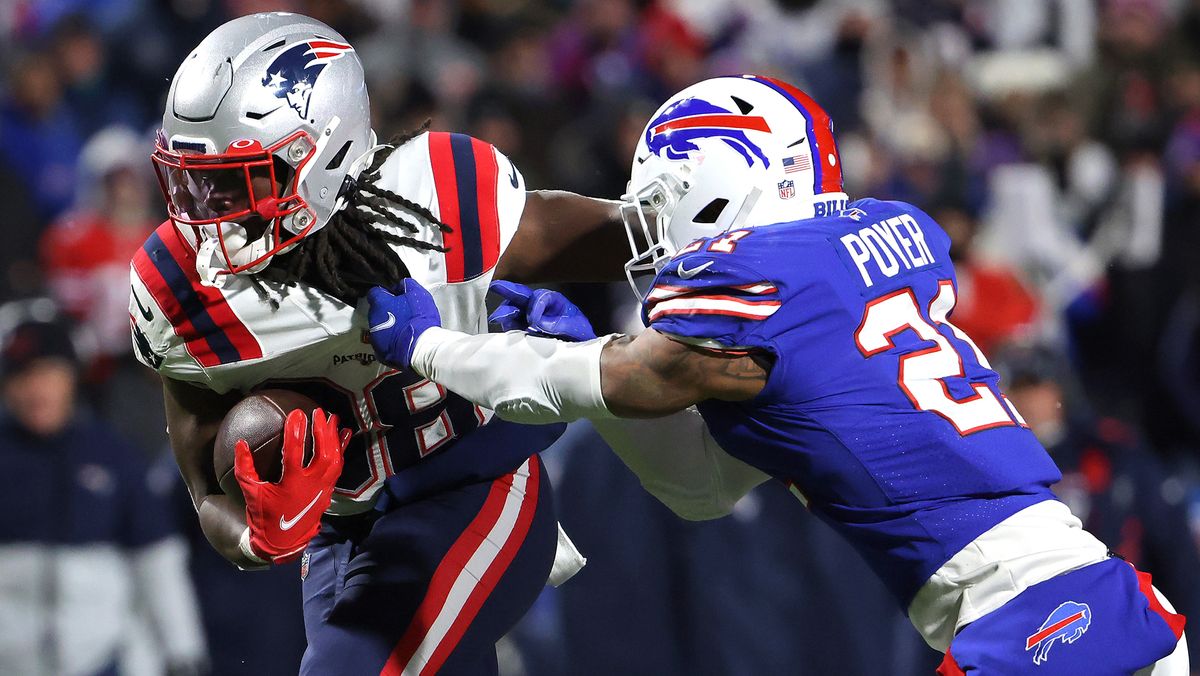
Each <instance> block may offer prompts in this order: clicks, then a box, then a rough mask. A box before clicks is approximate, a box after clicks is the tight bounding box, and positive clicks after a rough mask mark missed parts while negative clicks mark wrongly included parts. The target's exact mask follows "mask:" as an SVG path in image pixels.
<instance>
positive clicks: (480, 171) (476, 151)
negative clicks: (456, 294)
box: [429, 132, 500, 283]
mask: <svg viewBox="0 0 1200 676" xmlns="http://www.w3.org/2000/svg"><path fill="white" fill-rule="evenodd" d="M429 156H430V161H431V163H432V166H433V182H434V186H435V187H436V188H437V199H438V211H439V215H440V216H441V219H442V222H444V223H445V224H446V225H449V226H450V228H451V232H449V233H446V234H445V235H444V238H443V244H444V245H445V247H446V248H447V252H446V281H447V282H449V283H455V282H462V281H466V280H468V279H474V278H475V277H478V276H480V275H482V274H484V273H485V272H487V271H488V270H491V269H492V268H493V267H495V266H496V262H497V261H498V260H499V259H500V213H499V209H498V208H497V204H496V193H497V183H496V179H497V176H498V175H499V169H498V167H497V164H496V153H495V152H494V151H493V149H492V146H490V145H489V144H487V143H485V142H483V141H480V140H479V139H476V138H471V137H470V136H467V135H465V134H450V133H446V132H431V133H430V134H429Z"/></svg>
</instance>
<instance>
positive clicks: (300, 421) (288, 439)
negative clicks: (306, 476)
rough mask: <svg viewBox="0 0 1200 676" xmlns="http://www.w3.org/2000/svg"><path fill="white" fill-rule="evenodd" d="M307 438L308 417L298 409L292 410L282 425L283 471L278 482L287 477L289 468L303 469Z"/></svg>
mask: <svg viewBox="0 0 1200 676" xmlns="http://www.w3.org/2000/svg"><path fill="white" fill-rule="evenodd" d="M307 437H308V416H307V415H305V413H304V411H302V410H300V409H298V408H297V409H293V410H292V412H291V413H289V414H288V417H287V420H285V421H284V423H283V471H282V472H281V473H280V476H279V480H280V482H282V481H283V478H284V477H285V476H287V472H288V470H289V469H291V468H295V469H297V470H299V469H301V468H303V467H304V441H305V439H307Z"/></svg>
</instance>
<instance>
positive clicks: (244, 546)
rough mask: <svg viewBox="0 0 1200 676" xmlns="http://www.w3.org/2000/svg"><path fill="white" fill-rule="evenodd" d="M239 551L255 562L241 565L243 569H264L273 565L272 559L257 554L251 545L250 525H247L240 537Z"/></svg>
mask: <svg viewBox="0 0 1200 676" xmlns="http://www.w3.org/2000/svg"><path fill="white" fill-rule="evenodd" d="M238 551H239V552H241V553H242V556H244V557H246V558H247V559H249V560H250V561H251V562H252V563H253V564H254V565H251V566H242V565H239V566H238V568H240V569H242V570H263V569H265V568H269V567H270V566H271V562H270V561H268V560H266V559H264V558H262V557H260V556H259V555H257V554H255V553H254V548H253V547H251V546H250V527H249V526H247V527H246V529H245V530H243V531H242V535H241V537H239V538H238Z"/></svg>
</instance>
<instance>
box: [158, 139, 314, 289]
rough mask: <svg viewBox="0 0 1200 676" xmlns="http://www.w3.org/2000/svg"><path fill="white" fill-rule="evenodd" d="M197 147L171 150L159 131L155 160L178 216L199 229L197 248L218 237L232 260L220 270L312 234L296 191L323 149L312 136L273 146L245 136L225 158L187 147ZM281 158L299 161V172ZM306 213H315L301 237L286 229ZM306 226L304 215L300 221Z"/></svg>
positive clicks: (235, 269) (242, 266)
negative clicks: (230, 238)
mask: <svg viewBox="0 0 1200 676" xmlns="http://www.w3.org/2000/svg"><path fill="white" fill-rule="evenodd" d="M191 145H192V144H191V143H189V142H186V141H176V142H175V144H174V146H175V150H171V149H169V148H168V147H167V143H166V139H165V138H164V136H163V134H162V132H161V131H160V132H159V136H158V139H157V142H156V143H155V149H154V154H153V155H151V159H152V160H153V163H154V169H155V173H156V174H157V175H158V184H159V187H160V188H161V189H162V193H163V197H164V198H165V200H166V203H167V211H168V213H169V214H170V217H171V219H172V220H174V221H175V222H176V223H179V224H182V225H185V226H190V227H191V228H192V230H193V234H194V236H195V242H194V243H195V245H196V246H197V248H199V247H200V245H201V243H202V241H204V240H211V239H214V238H215V239H216V244H217V248H218V250H219V251H220V254H221V256H222V257H223V258H224V263H225V265H224V267H225V270H220V271H218V273H224V274H237V273H240V272H245V271H247V270H251V269H252V268H255V267H256V266H259V265H261V264H263V263H264V262H266V261H267V260H268V259H270V258H271V257H272V256H274V255H275V254H277V253H279V252H280V251H282V250H283V249H285V248H287V247H289V246H291V245H292V244H295V243H296V242H299V241H300V240H301V239H303V238H304V237H306V236H308V234H309V233H310V232H311V231H312V229H313V227H314V226H315V225H316V218H315V216H314V215H313V212H312V210H311V209H310V208H309V206H308V203H307V202H306V201H305V200H304V198H303V197H301V196H300V195H299V194H298V192H297V191H298V188H299V177H300V173H301V171H302V170H303V169H304V165H305V164H307V163H308V162H309V160H311V159H312V157H313V155H314V153H315V151H316V143H315V142H314V141H313V138H312V136H310V135H309V134H308V133H307V132H305V131H297V132H295V133H294V134H291V135H289V136H287V137H286V138H284V139H282V140H280V141H278V142H276V143H274V144H273V145H271V146H269V147H267V148H263V147H262V144H260V143H259V142H258V141H252V140H249V139H240V140H237V141H234V142H233V143H231V144H229V147H228V148H227V149H226V150H225V152H223V153H211V154H210V153H204V152H203V150H204V149H202V148H195V149H193V148H189V147H187V146H191ZM195 145H197V146H199V145H200V144H195ZM281 153H286V154H287V156H288V157H289V158H290V159H291V160H292V162H293V163H295V167H294V168H293V166H292V165H291V164H289V163H288V162H285V161H284V160H283V159H282V156H281ZM299 212H306V213H307V215H308V218H307V221H308V222H307V223H306V224H304V227H303V228H302V229H301V230H300V231H299V232H296V233H293V232H291V231H287V230H284V229H283V225H282V224H283V220H284V219H285V218H287V217H289V216H292V215H293V214H296V213H299ZM303 221H304V217H303V216H300V217H296V219H295V220H294V221H293V222H294V223H296V224H297V225H300V224H303ZM237 228H241V229H242V230H243V231H244V236H242V237H237V238H234V239H235V240H237V241H235V242H227V240H226V237H227V235H228V234H229V232H230V231H231V230H236V229H237ZM268 233H269V238H267V240H266V243H265V246H264V247H262V249H260V251H258V252H254V254H253V255H252V259H251V260H246V258H247V255H248V252H246V251H244V249H245V248H246V247H247V246H248V243H252V242H257V241H258V240H260V239H263V238H264V236H266V235H267V234H268ZM239 254H240V255H239Z"/></svg>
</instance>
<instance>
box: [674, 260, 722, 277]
mask: <svg viewBox="0 0 1200 676" xmlns="http://www.w3.org/2000/svg"><path fill="white" fill-rule="evenodd" d="M713 263H714V261H709V262H707V263H702V264H700V265H697V266H696V267H694V268H692V269H691V270H688V269H686V268H684V267H683V261H679V267H677V268H675V274H677V275H679V277H680V278H681V279H691V278H692V277H695V276H696V275H698V274H700V273H701V272H704V270H705V269H706V268H707V267H708V266H710V265H712V264H713Z"/></svg>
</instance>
